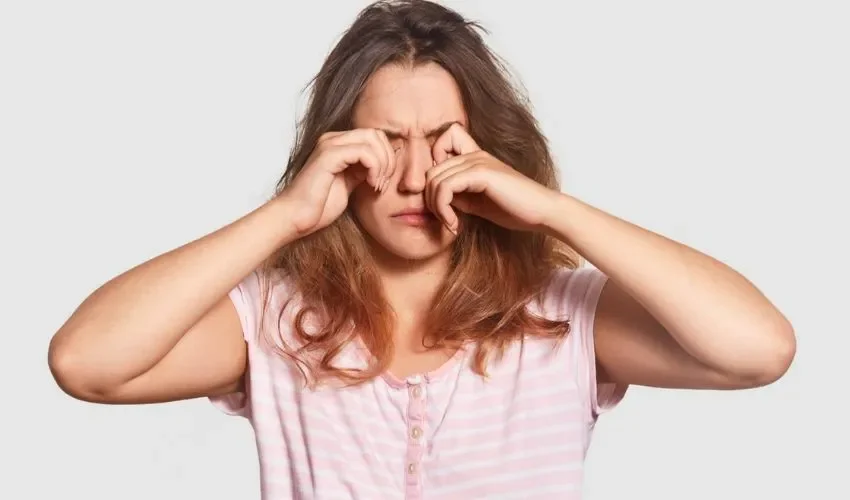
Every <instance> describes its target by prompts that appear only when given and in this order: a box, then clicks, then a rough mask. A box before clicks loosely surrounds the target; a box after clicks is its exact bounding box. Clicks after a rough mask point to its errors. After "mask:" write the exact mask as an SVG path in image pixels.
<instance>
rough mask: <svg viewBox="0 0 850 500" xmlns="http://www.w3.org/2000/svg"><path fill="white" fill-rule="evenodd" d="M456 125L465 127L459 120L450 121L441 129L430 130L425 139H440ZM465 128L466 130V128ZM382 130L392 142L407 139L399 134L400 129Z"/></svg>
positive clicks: (440, 127)
mask: <svg viewBox="0 0 850 500" xmlns="http://www.w3.org/2000/svg"><path fill="white" fill-rule="evenodd" d="M455 123H457V124H458V125H460V126H461V127H464V125H463V123H461V122H459V121H457V120H452V121H448V122H445V123H443V124H442V125H440V126H439V127H436V128H433V129H431V130H429V131H428V132H426V133H425V137H428V138H434V137H438V136H440V135H443V132H445V131H446V130H448V129H449V127H451V126H452V125H454V124H455ZM464 128H466V127H464ZM380 130H382V131H383V132H384V133H385V134H387V138H388V139H390V140H392V139H403V138H405V137H406V136H405V135H404V134H402V133H401V132H399V131H398V129H394V128H381V129H380Z"/></svg>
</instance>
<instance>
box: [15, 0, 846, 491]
mask: <svg viewBox="0 0 850 500" xmlns="http://www.w3.org/2000/svg"><path fill="white" fill-rule="evenodd" d="M448 3H449V4H450V5H452V6H455V7H458V8H459V9H460V10H461V11H462V12H463V13H465V14H467V15H469V16H472V17H474V18H476V19H479V20H481V21H482V22H484V24H485V25H486V26H487V27H488V28H490V29H491V31H492V33H493V35H492V37H491V38H490V42H491V44H492V46H493V47H494V48H495V49H496V50H497V51H499V52H500V53H501V54H502V55H503V56H505V57H506V58H507V59H508V60H509V61H510V62H511V64H512V65H513V67H514V69H515V70H516V71H517V73H518V74H519V75H520V76H521V77H522V79H523V81H524V82H525V84H526V86H527V87H528V89H529V92H530V94H531V96H532V99H533V103H534V104H535V106H536V112H537V115H538V116H539V118H540V120H541V122H542V125H543V127H544V130H545V132H546V134H547V135H548V136H549V137H550V138H551V140H552V145H553V148H554V152H555V154H556V156H557V159H558V161H559V164H560V166H561V168H562V169H563V171H564V174H563V175H564V189H565V190H566V191H569V192H570V193H572V194H574V195H576V196H578V197H579V198H582V199H584V200H586V201H588V202H590V203H593V204H595V205H597V206H599V207H600V208H603V209H606V210H608V211H610V212H613V213H615V214H617V215H620V216H623V217H626V218H628V219H629V220H631V221H633V222H636V223H638V224H641V225H644V226H646V227H648V228H650V229H653V230H656V231H659V232H662V233H664V234H666V235H669V236H671V237H673V238H676V239H679V240H681V241H683V242H685V243H688V244H690V245H692V246H695V247H697V248H699V249H701V250H704V251H707V252H709V253H711V254H713V255H715V256H716V257H718V258H720V259H721V260H724V261H725V262H727V263H729V264H731V265H732V266H734V267H736V268H737V269H739V270H741V271H742V272H743V273H744V274H746V275H747V276H748V277H750V278H751V279H752V280H754V281H755V282H756V283H757V284H758V285H759V286H760V287H761V288H762V289H763V290H764V291H765V292H766V293H767V294H768V295H769V296H770V298H772V299H773V300H774V301H775V302H776V303H777V304H778V305H779V306H780V307H781V308H782V309H783V310H784V311H785V312H786V313H787V315H788V316H789V318H790V319H791V321H792V322H793V324H794V326H795V327H796V331H797V334H798V336H799V349H798V356H797V359H796V361H795V363H794V365H793V367H792V369H791V371H790V372H789V373H788V375H787V377H786V378H784V379H783V380H782V381H781V382H779V383H777V384H776V385H774V386H771V387H769V388H765V389H759V390H753V391H745V392H734V393H719V392H678V391H661V390H651V389H642V388H634V389H633V390H632V391H631V393H630V394H629V396H628V398H627V399H626V400H625V402H624V403H623V404H622V406H621V407H619V408H618V409H617V410H616V411H615V412H613V413H611V414H610V415H608V416H606V417H605V418H604V419H603V420H602V421H601V422H600V425H599V427H598V429H597V432H596V435H595V441H594V443H593V445H592V446H591V452H590V456H589V458H588V477H587V498H589V499H595V500H599V499H619V498H655V499H681V498H688V499H703V498H705V499H709V498H712V499H713V498H731V499H745V498H746V499H750V498H755V499H762V498H764V499H767V498H771V499H778V498H783V499H785V498H788V499H791V498H812V499H814V498H817V499H820V498H829V499H832V498H850V492H848V487H847V483H846V471H845V469H846V466H847V465H848V460H847V458H846V457H847V454H846V450H847V446H848V444H850V443H848V431H847V425H848V417H850V412H848V410H847V409H846V408H847V406H846V405H847V402H846V401H845V400H844V394H845V389H846V385H845V381H846V380H847V376H846V373H845V368H843V364H842V361H844V360H845V359H846V356H847V349H848V346H849V345H850V343H848V340H847V337H848V333H850V331H848V330H849V329H848V326H847V325H848V322H847V310H848V305H847V298H848V294H847V291H846V283H847V282H848V280H850V266H848V251H850V243H848V242H847V227H848V222H847V219H848V214H850V202H848V201H847V198H846V197H845V191H846V186H847V182H846V180H844V179H845V178H846V176H847V169H848V167H850V144H848V142H850V141H848V139H850V98H848V93H850V92H848V89H850V75H848V69H849V68H848V65H850V54H848V52H850V49H848V48H849V47H850V35H848V31H849V30H848V26H849V25H850V16H848V7H847V3H846V2H839V1H834V2H827V1H814V0H810V1H805V2H804V1H797V2H789V1H753V0H747V1H714V2H681V1H642V2H631V1H619V2H613V1H611V2H562V3H556V2H554V1H552V2H548V1H528V0H525V1H522V2H494V1H490V2H486V7H485V2H484V1H454V2H448ZM364 4H365V2H362V1H337V2H329V1H323V2H299V3H297V4H294V3H293V4H292V6H287V5H286V3H285V2H283V1H276V2H271V1H266V2H257V1H243V2H236V1H231V2H223V1H206V2H202V1H188V0H170V1H163V0H157V1H147V2H110V1H91V0H86V1H75V2H63V1H49V2H48V1H29V2H24V1H17V2H12V1H7V2H3V3H2V5H1V6H0V65H1V66H0V72H2V78H0V166H2V182H0V208H2V210H0V217H2V221H1V222H2V225H0V231H1V232H0V235H2V241H3V244H2V246H0V252H2V259H0V266H1V267H0V276H2V277H3V286H2V288H0V290H2V292H0V293H2V302H0V303H2V312H3V314H2V319H3V323H2V327H3V328H2V339H3V340H2V341H3V349H2V350H0V370H2V380H3V382H4V384H3V394H2V405H3V411H2V414H1V415H2V416H0V418H2V426H0V443H2V445H0V465H2V469H0V470H2V472H0V476H2V480H0V497H1V498H4V499H18V498H33V499H35V498H37V499H47V498H57V497H62V498H88V499H92V500H99V499H110V500H112V499H118V498H120V499H122V500H131V499H147V498H163V499H189V498H191V499H195V498H199V499H200V498H203V499H229V498H255V497H257V494H258V480H257V462H256V455H255V449H254V442H253V436H252V433H251V430H250V428H249V426H248V424H247V423H246V422H245V421H242V420H240V419H233V418H229V417H226V416H224V415H221V414H219V413H218V412H217V411H216V410H214V409H213V408H212V407H211V406H210V405H209V404H208V403H207V402H206V401H204V400H196V401H188V402H182V403H174V404H169V405H160V406H148V407H109V406H95V405H89V404H85V403H81V402H77V401H74V400H72V399H70V398H68V397H66V396H64V395H63V394H62V393H61V392H60V391H59V390H58V389H57V388H56V387H55V385H54V384H53V382H52V379H51V378H50V375H49V373H48V370H47V364H46V350H47V343H48V340H49V338H50V336H51V335H52V334H53V333H54V331H55V330H56V329H57V328H58V327H59V326H60V325H61V323H62V322H63V321H64V319H65V318H66V317H67V316H68V315H69V314H70V313H71V312H72V311H73V309H74V308H75V307H76V305H77V304H78V303H79V302H80V301H81V300H82V299H83V298H84V297H85V296H86V295H87V294H88V293H89V292H91V291H92V290H93V289H94V288H96V287H97V286H98V285H100V284H101V283H102V282H104V281H105V280H107V279H109V278H110V277H112V276H113V275H115V274H117V273H120V272H122V271H123V270H125V269H126V268H128V267H130V266H132V265H134V264H137V263H139V262H141V261H143V260H146V259H148V258H150V257H153V256H155V255H157V254H159V253H161V252H164V251H166V250H168V249H170V248H172V247H175V246H177V245H180V244H182V243H184V242H186V241H188V240H189V239H192V238H195V237H198V236H201V235H203V234H205V233H207V232H209V231H212V230H213V229H215V228H217V227H219V226H221V225H223V224H226V223H228V222H230V221H231V220H233V219H235V218H237V217H239V216H241V215H242V214H244V213H245V212H247V211H248V210H250V209H252V208H254V207H255V206H256V205H257V204H258V203H260V202H261V201H262V200H263V199H264V198H265V197H266V196H267V195H268V194H269V193H270V192H271V188H272V185H273V183H274V181H275V180H276V179H277V177H278V175H279V173H280V171H281V168H282V166H283V164H284V161H285V158H286V154H287V151H288V147H289V145H290V140H291V137H292V131H293V128H292V125H293V123H294V120H295V117H296V113H297V111H298V110H299V109H300V107H301V106H302V105H303V98H302V97H299V92H300V90H301V88H302V87H303V85H304V84H305V83H306V82H307V81H308V79H309V78H310V77H311V76H312V74H313V73H314V72H315V71H316V70H317V69H318V68H319V65H320V63H321V61H322V58H323V57H324V55H325V54H326V53H327V51H328V50H329V49H330V47H331V45H332V43H333V42H334V41H335V40H336V37H337V36H338V35H339V33H340V32H341V30H343V29H344V28H345V27H346V26H347V24H348V23H349V22H350V21H351V20H352V17H353V15H354V14H355V13H356V11H358V10H359V9H360V7H362V6H363V5H364Z"/></svg>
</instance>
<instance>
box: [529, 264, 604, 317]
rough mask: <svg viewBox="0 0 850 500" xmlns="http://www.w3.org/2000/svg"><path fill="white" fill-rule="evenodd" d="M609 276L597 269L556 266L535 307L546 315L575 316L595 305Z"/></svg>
mask: <svg viewBox="0 0 850 500" xmlns="http://www.w3.org/2000/svg"><path fill="white" fill-rule="evenodd" d="M606 281H607V276H606V275H605V274H604V273H603V272H602V271H600V270H599V269H596V268H595V267H592V266H589V265H585V266H580V267H576V268H570V267H565V266H561V267H557V268H555V269H553V270H552V272H551V273H550V275H549V278H548V279H547V280H546V282H545V284H544V286H543V288H542V290H541V293H540V294H539V296H538V300H537V302H536V304H535V305H536V306H537V307H538V308H539V309H540V310H541V312H543V313H544V314H546V316H552V315H555V316H564V315H567V316H569V315H572V314H574V313H575V312H576V311H577V310H581V309H585V308H587V307H588V306H589V305H591V304H595V300H596V297H598V295H599V293H600V292H601V291H602V287H603V285H604V284H605V282H606Z"/></svg>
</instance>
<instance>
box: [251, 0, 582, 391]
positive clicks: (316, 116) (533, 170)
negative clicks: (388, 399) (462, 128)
mask: <svg viewBox="0 0 850 500" xmlns="http://www.w3.org/2000/svg"><path fill="white" fill-rule="evenodd" d="M482 34H487V32H486V30H485V29H483V28H482V27H481V25H479V24H478V23H476V22H472V21H468V20H466V19H464V18H463V17H462V16H461V15H460V14H458V13H457V12H455V11H453V10H451V9H448V8H446V7H444V6H441V5H439V4H437V3H433V2H429V1H423V0H402V1H378V2H375V3H373V4H371V5H370V6H368V7H366V8H365V9H363V10H362V11H361V12H360V13H359V15H358V16H357V18H356V19H355V21H354V23H353V24H352V25H351V27H350V28H349V29H348V30H347V31H346V32H345V33H344V34H343V36H342V37H341V39H340V40H339V41H338V43H337V44H336V46H335V47H334V48H333V49H332V51H331V52H330V54H329V55H328V57H327V59H326V60H325V62H324V64H323V66H322V67H321V69H320V70H319V72H318V74H317V75H316V76H315V77H314V78H313V79H312V81H311V82H310V86H311V87H312V88H311V89H310V90H311V92H310V99H309V101H308V106H307V109H306V112H305V114H304V116H303V118H302V119H301V121H300V122H299V124H298V128H297V132H296V138H295V143H294V146H293V148H292V150H291V152H290V156H289V160H288V165H287V168H286V171H285V172H284V174H283V176H282V178H281V179H280V181H279V182H278V184H277V189H276V192H277V194H279V193H280V192H282V191H283V190H284V189H286V187H287V186H288V185H289V183H290V182H292V180H293V179H294V178H295V176H297V175H298V173H299V171H300V170H301V168H302V167H303V166H304V164H305V163H306V161H307V158H308V157H309V156H310V153H311V152H312V150H313V148H314V146H315V144H316V143H317V141H318V139H319V137H320V136H321V135H322V134H323V133H325V132H328V131H332V130H347V129H350V128H352V115H353V110H354V108H355V105H356V104H357V102H358V97H359V96H360V95H361V92H362V91H363V89H364V87H365V85H366V83H367V81H368V80H369V77H370V76H371V75H372V74H373V73H375V71H376V70H378V69H379V68H381V67H383V66H384V65H386V64H402V65H408V66H415V65H418V64H423V63H437V64H439V65H440V66H442V67H443V68H444V69H445V70H446V71H448V72H449V73H450V74H451V75H452V76H453V77H454V79H455V80H456V82H457V84H458V86H459V87H460V90H461V96H462V99H463V103H464V106H465V109H466V112H467V116H468V118H469V125H468V127H469V128H468V131H469V133H470V135H471V136H472V137H473V139H475V141H476V142H477V143H478V144H479V145H480V146H481V148H482V149H484V150H486V151H488V152H489V153H490V154H492V155H493V156H495V157H496V158H498V159H500V160H502V161H504V162H505V163H506V164H508V165H512V166H513V167H514V168H516V169H517V170H518V171H519V172H521V173H522V174H524V175H526V176H528V177H530V178H531V179H533V180H534V181H536V182H538V183H540V184H543V185H545V186H547V187H549V188H552V189H556V190H557V189H559V183H558V175H557V172H556V169H555V166H554V162H553V159H552V157H551V154H550V152H549V148H548V144H547V141H546V138H545V137H544V136H543V134H542V133H541V131H540V129H539V126H538V124H537V121H536V120H535V118H534V116H533V115H532V113H531V110H530V104H529V102H528V99H527V98H526V96H525V93H524V91H523V90H522V89H521V88H520V86H519V85H517V84H515V83H512V81H513V79H512V78H511V77H510V73H509V71H508V70H507V65H506V64H504V63H503V62H502V61H501V60H500V59H499V58H498V56H496V55H495V54H494V53H493V52H491V51H490V49H489V48H488V47H487V45H486V44H485V42H484V41H483V39H482ZM462 217H464V219H465V220H464V223H463V224H462V225H461V228H462V230H461V233H460V234H459V236H458V238H457V239H456V241H455V243H454V246H453V249H452V259H451V266H450V271H449V275H448V276H447V278H446V279H445V281H444V283H443V285H442V288H441V290H440V291H439V293H438V294H437V296H436V297H437V298H436V300H435V302H434V304H433V305H432V310H431V312H430V314H428V321H429V324H427V325H425V330H424V331H426V332H428V335H427V337H426V338H425V339H424V342H425V346H427V347H430V348H435V349H437V348H449V349H453V348H458V347H460V346H462V345H465V344H468V343H470V342H471V343H474V345H475V355H474V357H473V362H472V368H473V370H475V372H476V373H478V374H480V375H482V376H483V375H486V364H487V361H488V360H489V359H491V356H493V355H495V356H497V357H498V356H499V355H501V353H503V352H504V349H505V348H506V347H507V346H509V345H510V344H511V343H513V342H515V341H518V340H519V341H521V340H522V339H523V337H524V336H525V335H533V336H538V337H548V338H553V339H558V338H563V337H564V336H566V334H567V333H568V331H569V323H568V322H567V321H566V320H557V321H556V320H549V319H544V318H541V317H538V316H535V315H534V314H533V313H532V312H530V311H529V308H528V307H527V305H528V304H529V303H530V302H531V301H532V300H534V299H535V298H539V296H540V293H541V292H542V290H544V289H545V287H546V285H547V281H548V280H549V278H550V277H551V276H552V274H553V271H555V270H556V269H557V268H558V267H566V268H575V267H577V266H578V265H579V257H578V255H577V254H576V253H575V252H574V251H573V250H571V249H570V248H569V247H567V246H566V245H564V244H562V243H561V242H559V241H557V240H556V239H554V238H551V237H548V236H546V235H543V234H539V233H533V232H517V231H511V230H508V229H505V228H502V227H499V226H497V225H495V224H493V223H490V222H489V221H485V220H483V219H479V218H475V217H471V216H463V215H462ZM362 231H363V230H362V229H361V228H360V226H359V225H358V224H357V222H356V221H355V219H354V216H353V215H352V214H351V213H350V212H349V211H346V212H345V213H344V214H343V215H342V216H341V217H340V218H339V219H338V220H336V221H335V222H334V223H333V224H332V225H330V226H328V227H327V228H325V229H323V230H321V231H318V232H316V233H314V234H312V235H310V236H307V237H305V238H302V239H300V240H297V241H295V242H293V243H291V244H289V245H287V246H285V247H284V248H281V249H280V250H279V251H277V252H276V253H275V254H274V255H272V256H271V258H270V259H268V261H267V262H266V264H265V266H264V267H265V269H266V270H267V271H268V270H273V271H275V272H274V273H264V275H265V276H271V275H278V276H280V275H283V276H284V277H285V279H286V280H287V282H288V288H289V289H290V290H292V291H294V292H295V294H297V296H298V303H299V307H298V311H297V312H296V313H295V314H294V315H293V316H291V318H290V321H292V324H291V325H289V326H288V328H287V330H291V331H292V335H293V337H294V338H293V339H290V341H286V340H284V339H281V338H274V339H271V338H269V339H268V340H275V341H276V342H274V345H275V347H276V349H277V350H278V351H279V353H280V354H282V355H284V356H286V357H288V358H289V359H291V360H292V361H294V362H295V364H296V366H297V367H298V368H299V370H300V371H301V373H302V374H303V375H304V376H305V379H306V380H307V381H308V383H310V384H311V385H312V384H313V383H316V382H319V381H322V380H326V379H329V378H335V379H338V380H342V381H344V382H346V383H350V384H357V383H360V382H364V381H367V380H369V379H371V378H373V377H375V376H377V375H379V374H380V373H382V372H383V371H384V370H386V369H387V367H388V365H389V363H390V360H391V357H392V353H393V327H394V320H393V317H392V314H391V313H390V307H389V304H388V303H387V301H386V299H385V297H384V295H383V290H382V286H381V281H380V279H379V276H378V274H377V272H376V270H375V266H374V261H373V256H372V255H371V253H370V251H369V246H368V244H367V241H366V238H365V237H364V234H363V232H362ZM265 285H266V286H263V288H264V289H265V290H266V293H267V294H270V293H271V289H272V286H271V284H270V283H268V282H267V283H266V284H265ZM265 302H266V303H268V302H269V295H267V296H266V301H265ZM264 309H265V308H264ZM282 317H283V316H281V317H280V318H278V323H279V324H280V320H281V318H282ZM311 318H320V321H318V323H315V324H314V323H312V321H313V319H311ZM308 320H309V321H308ZM309 325H313V326H309ZM268 333H277V334H279V332H268ZM356 336H359V337H360V339H361V340H362V342H363V344H364V345H365V346H366V347H367V348H368V349H369V351H370V353H371V354H372V357H371V358H372V359H371V362H370V363H369V364H368V366H367V367H366V368H365V369H357V370H355V369H346V368H339V367H337V366H335V364H334V361H335V359H336V358H337V356H338V355H339V354H340V353H341V352H342V350H343V348H344V347H345V346H346V345H347V344H348V343H349V342H351V341H353V340H355V339H356ZM281 341H282V343H281Z"/></svg>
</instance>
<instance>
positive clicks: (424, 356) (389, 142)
mask: <svg viewBox="0 0 850 500" xmlns="http://www.w3.org/2000/svg"><path fill="white" fill-rule="evenodd" d="M476 29H477V27H476V26H475V25H473V24H471V23H469V22H467V21H465V20H464V19H463V18H462V17H461V16H460V15H458V14H457V13H455V12H453V11H451V10H449V9H446V8H444V7H441V6H439V5H437V4H434V3H429V2H425V1H412V0H410V1H402V2H389V3H388V2H379V3H376V4H374V5H372V6H370V7H368V8H366V9H365V10H364V11H363V12H361V14H360V15H359V17H358V18H357V19H356V20H355V22H354V24H353V25H352V27H351V28H350V30H348V31H347V33H346V34H345V35H344V36H343V38H342V39H341V40H340V42H339V43H338V45H337V46H336V48H335V49H334V50H333V51H332V52H331V54H330V55H329V57H328V59H327V60H326V61H325V64H324V66H323V67H322V69H321V70H320V72H319V74H318V75H317V77H316V79H315V81H314V87H313V94H312V98H311V102H310V104H309V107H308V109H307V112H306V116H305V118H304V120H303V122H302V124H301V127H300V130H299V134H298V137H297V140H296V144H295V146H294V148H293V151H292V155H291V157H290V159H289V163H288V167H287V170H286V172H285V174H284V176H283V178H282V179H281V182H280V183H279V186H278V190H277V195H276V196H275V197H273V198H272V199H271V200H269V201H268V202H267V203H265V204H263V205H262V206H260V207H259V208H257V209H256V210H254V211H253V212H251V213H249V214H247V215H245V216H244V217H242V218H241V219H239V220H237V221H235V222H233V223H232V224H229V225H227V226H225V227H223V228H221V229H219V230H217V231H215V232H213V233H211V234H209V235H207V236H205V237H203V238H200V239H198V240H196V241H193V242H190V243H188V244H186V245H184V246H182V247H180V248H177V249H175V250H173V251H171V252H168V253H166V254H164V255H161V256H159V257H156V258H154V259H152V260H150V261H148V262H145V263H143V264H141V265H140V266H138V267H136V268H134V269H131V270H129V271H127V272H126V273H124V274H122V275H120V276H118V277H116V278H114V279H113V280H111V281H110V282H109V283H107V284H105V285H104V286H103V287H101V288H100V289H98V290H97V291H95V292H94V293H93V294H92V295H91V296H90V297H88V298H87V299H86V300H85V301H84V302H83V303H82V305H81V306H80V307H79V309H78V310H77V311H75V313H74V314H73V315H72V316H71V318H70V319H69V320H68V321H67V323H66V324H65V325H63V326H62V328H61V329H60V331H59V332H57V334H56V335H55V337H54V339H53V341H52V343H51V346H50V353H49V354H50V355H49V359H50V367H51V370H52V372H53V374H54V376H55V378H56V380H57V382H58V384H59V385H60V386H61V387H62V389H63V390H65V391H66V392H67V393H68V394H70V395H71V396H73V397H76V398H79V399H82V400H86V401H93V402H100V403H136V404H139V403H152V402H163V401H174V400H181V399H186V398H195V397H209V398H210V399H211V400H212V401H213V402H214V404H216V405H217V406H218V407H220V408H221V409H223V410H224V411H226V412H228V413H231V414H236V415H241V416H244V417H246V418H248V419H250V422H251V423H252V425H253V427H254V429H255V432H256V436H257V446H258V453H259V456H260V463H261V473H262V478H261V484H262V491H263V497H264V498H267V499H272V498H318V499H326V498H370V499H373V498H420V497H431V498H514V497H516V498H579V497H580V494H581V483H582V464H583V461H584V454H585V452H586V450H587V447H588V445H589V442H590V437H591V433H592V430H593V426H594V423H595V422H596V420H597V418H598V417H599V415H600V414H601V413H603V412H604V411H606V410H608V409H610V408H612V407H613V406H614V405H616V404H617V403H618V402H619V401H620V400H621V399H622V397H623V395H624V393H625V391H626V388H627V387H628V386H629V385H631V384H640V385H644V386H653V387H675V388H693V389H697V388H703V389H739V388H751V387H757V386H761V385H765V384H768V383H771V382H773V381H775V380H777V379H778V378H779V377H780V376H782V374H783V373H784V372H785V371H786V370H787V368H788V366H789V364H790V363H791V360H792V358H793V356H794V352H795V338H794V334H793V330H792V328H791V326H790V325H789V323H788V322H787V321H786V319H785V318H784V317H783V315H782V314H781V313H780V312H779V311H777V310H776V309H775V308H774V307H773V306H772V305H771V303H770V302H769V301H768V300H767V299H766V298H765V297H764V296H763V295H762V294H761V293H760V292H759V291H758V290H757V289H756V288H755V287H754V286H753V285H752V284H750V283H749V282H748V281H747V280H746V279H745V278H743V277H742V276H740V275H739V274H738V273H736V272H735V271H733V270H731V269H729V268H728V267H727V266H725V265H723V264H722V263H720V262H717V261H716V260H714V259H712V258H710V257H708V256H705V255H703V254H701V253H699V252H697V251H696V250H693V249H690V248H688V247H685V246H683V245H681V244H678V243H676V242H673V241H670V240H668V239H666V238H664V237H662V236H659V235H657V234H653V233H651V232H649V231H647V230H645V229H642V228H639V227H636V226H634V225H632V224H629V223H627V222H625V221H623V220H620V219H618V218H616V217H614V216H612V215H609V214H607V213H604V212H602V211H600V210H598V209H596V208H593V207H591V206H589V205H587V204H585V203H583V202H581V201H580V200H578V199H576V198H574V197H572V196H570V195H568V194H565V193H562V192H561V190H560V189H559V186H558V183H557V180H556V179H557V173H556V171H555V168H554V165H553V160H552V158H551V156H550V154H549V151H548V148H547V144H546V140H545V138H544V137H543V135H542V134H541V132H540V131H539V129H538V126H537V124H536V122H535V120H534V118H533V117H532V115H531V114H530V112H529V110H528V108H527V106H526V104H525V102H524V100H523V98H522V96H521V95H520V94H519V93H518V92H517V91H515V89H513V88H512V87H511V85H510V83H509V80H508V79H507V78H506V76H505V74H504V72H503V71H502V69H501V67H500V65H499V64H498V63H497V59H496V58H495V57H494V56H493V55H492V54H491V53H490V52H489V51H488V49H487V47H486V46H485V44H484V43H483V42H482V40H481V38H480V37H479V35H478V33H477V31H476ZM579 255H580V256H581V257H582V258H583V259H586V260H587V261H589V262H590V263H592V264H593V265H594V267H580V265H579V264H580V262H579Z"/></svg>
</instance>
